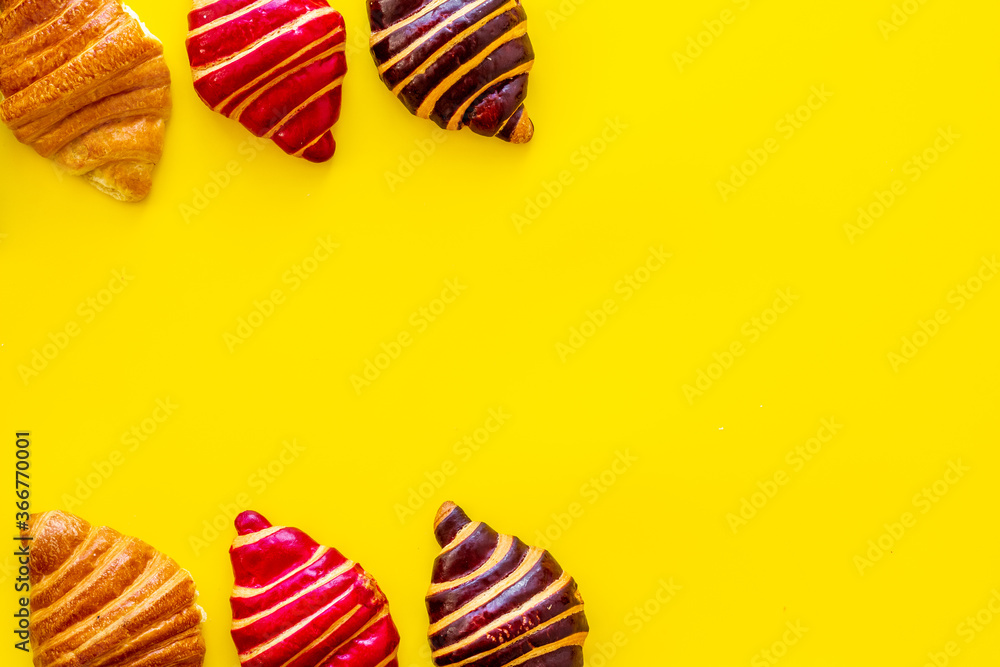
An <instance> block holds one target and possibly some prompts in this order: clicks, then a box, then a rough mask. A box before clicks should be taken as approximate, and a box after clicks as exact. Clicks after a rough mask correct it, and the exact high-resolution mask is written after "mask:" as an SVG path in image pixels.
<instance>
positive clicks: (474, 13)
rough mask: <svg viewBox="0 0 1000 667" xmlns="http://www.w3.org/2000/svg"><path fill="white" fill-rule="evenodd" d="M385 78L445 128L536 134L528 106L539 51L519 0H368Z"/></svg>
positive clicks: (516, 138) (516, 139) (417, 111)
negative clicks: (531, 76) (527, 98)
mask: <svg viewBox="0 0 1000 667" xmlns="http://www.w3.org/2000/svg"><path fill="white" fill-rule="evenodd" d="M368 19H369V23H370V24H371V29H372V36H371V40H370V42H369V44H370V48H371V52H372V57H373V58H374V59H375V64H376V66H377V67H378V72H379V77H380V78H381V79H382V82H383V83H384V84H385V85H386V87H387V88H389V90H390V91H392V93H393V94H394V95H396V96H397V97H398V98H399V99H400V101H401V102H403V104H404V105H405V106H406V108H407V109H409V111H410V113H412V114H414V115H416V116H419V117H421V118H428V119H430V120H433V121H434V122H435V123H437V124H438V125H439V126H440V127H442V128H445V129H449V130H457V129H460V128H462V127H464V126H466V125H467V126H469V127H470V128H471V129H472V131H473V132H476V133H477V134H482V135H485V136H494V137H497V138H499V139H502V140H504V141H509V142H511V143H517V144H520V143H526V142H528V141H530V140H531V137H532V135H533V133H534V125H533V124H532V123H531V120H530V119H529V118H528V116H527V114H526V113H525V111H524V104H523V102H524V99H525V97H526V95H527V85H528V73H529V71H530V70H531V68H532V66H533V64H534V50H533V49H532V46H531V40H530V39H529V38H528V28H527V14H526V13H525V11H524V8H523V7H522V6H521V0H434V1H432V2H427V1H426V0H423V1H419V0H418V1H413V0H368Z"/></svg>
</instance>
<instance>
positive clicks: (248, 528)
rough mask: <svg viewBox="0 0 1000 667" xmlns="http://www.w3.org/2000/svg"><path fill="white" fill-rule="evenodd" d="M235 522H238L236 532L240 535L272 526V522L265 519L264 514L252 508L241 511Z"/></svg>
mask: <svg viewBox="0 0 1000 667" xmlns="http://www.w3.org/2000/svg"><path fill="white" fill-rule="evenodd" d="M234 523H235V524H236V532H238V533H239V534H240V535H249V534H250V533H256V532H257V531H259V530H264V529H265V528H270V527H271V522H270V521H268V520H267V519H265V518H264V516H263V515H262V514H259V513H257V512H254V511H251V510H247V511H246V512H241V513H240V515H239V516H238V517H236V521H235V522H234Z"/></svg>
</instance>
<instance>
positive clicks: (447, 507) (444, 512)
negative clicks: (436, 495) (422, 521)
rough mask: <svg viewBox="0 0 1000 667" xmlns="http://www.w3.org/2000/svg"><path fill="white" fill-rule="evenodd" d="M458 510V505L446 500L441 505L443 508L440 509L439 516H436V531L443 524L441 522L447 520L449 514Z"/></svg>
mask: <svg viewBox="0 0 1000 667" xmlns="http://www.w3.org/2000/svg"><path fill="white" fill-rule="evenodd" d="M456 509H458V505H456V504H455V503H453V502H451V501H450V500H446V501H444V502H443V503H441V507H439V508H438V511H437V514H436V515H434V528H435V530H436V529H437V527H438V526H439V525H440V524H441V522H442V521H444V520H445V517H447V516H448V515H449V514H451V513H452V511H453V510H456Z"/></svg>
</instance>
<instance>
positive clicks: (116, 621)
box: [27, 512, 205, 667]
mask: <svg viewBox="0 0 1000 667" xmlns="http://www.w3.org/2000/svg"><path fill="white" fill-rule="evenodd" d="M29 526H30V528H29V530H28V532H27V536H28V537H29V538H32V541H31V542H28V543H27V544H29V545H30V547H29V549H30V575H29V581H30V584H31V624H30V635H31V648H32V652H33V653H34V662H35V666H36V667H110V666H111V665H115V666H119V665H121V666H128V667H198V666H199V665H201V664H202V659H203V658H204V656H205V643H204V640H203V639H202V636H201V630H200V624H201V622H202V621H203V620H204V617H205V613H204V612H203V611H202V609H201V607H199V606H198V605H197V604H195V597H196V596H197V595H198V592H197V591H196V590H195V585H194V581H193V580H192V579H191V575H190V574H189V573H188V571H187V570H184V569H182V568H181V567H180V566H179V565H177V563H175V562H174V561H173V560H172V559H171V558H169V557H167V556H165V555H164V554H162V553H160V552H159V551H157V550H156V549H154V548H152V547H151V546H149V545H148V544H146V543H145V542H143V541H142V540H139V539H136V538H134V537H127V536H125V535H122V534H121V533H118V532H117V531H115V530H112V529H111V528H108V527H107V526H99V527H94V526H91V525H90V524H89V523H87V522H86V521H84V520H83V519H81V518H79V517H77V516H74V515H72V514H68V513H66V512H45V513H43V514H32V515H31V517H30V519H29Z"/></svg>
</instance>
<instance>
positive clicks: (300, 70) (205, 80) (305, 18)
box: [187, 0, 347, 162]
mask: <svg viewBox="0 0 1000 667" xmlns="http://www.w3.org/2000/svg"><path fill="white" fill-rule="evenodd" d="M252 4H253V0H216V1H215V2H213V3H211V4H208V5H206V6H204V7H201V8H200V9H197V10H192V11H191V12H190V13H189V14H188V28H189V31H190V32H189V35H188V39H187V51H188V59H189V61H190V63H191V67H192V69H193V75H194V87H195V91H196V92H197V93H198V96H199V97H200V98H201V99H202V101H204V102H205V104H207V105H208V106H209V107H211V108H212V109H215V110H217V111H219V112H220V113H223V114H225V115H227V116H229V117H230V118H235V119H237V120H239V121H240V123H241V124H243V126H244V127H246V128H247V129H248V130H250V131H251V132H253V133H254V134H255V135H257V136H258V137H264V136H269V138H271V139H272V140H273V141H274V142H275V143H276V144H278V146H279V147H281V149H282V150H283V151H285V152H286V153H288V154H290V155H300V156H301V157H304V158H305V159H307V160H310V161H312V162H324V161H326V160H329V159H330V158H331V157H332V156H333V153H334V150H335V148H336V144H335V142H334V140H333V133H332V132H331V131H330V130H331V128H332V127H333V125H334V124H335V123H336V122H337V120H338V119H339V117H340V101H341V86H340V85H339V83H337V82H338V80H339V79H340V78H341V77H343V76H344V74H345V73H346V71H347V61H346V59H345V57H344V42H345V39H346V32H345V30H344V19H343V17H342V16H341V15H340V14H339V13H338V12H335V11H333V10H332V9H330V7H329V5H328V4H327V3H326V2H325V1H324V0H271V2H266V3H265V4H263V5H260V6H258V7H256V8H252V9H249V10H248V11H247V10H246V8H247V7H249V6H250V5H252Z"/></svg>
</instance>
